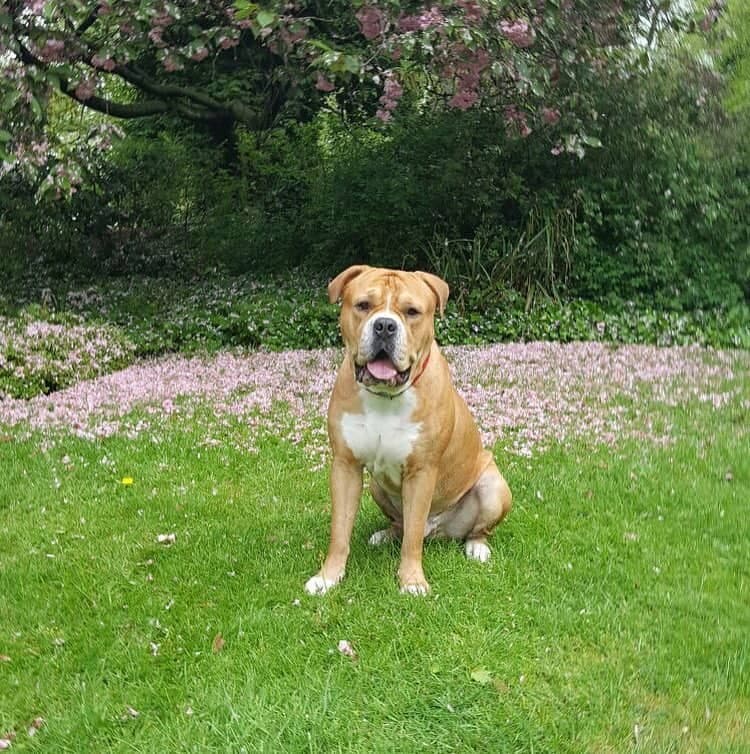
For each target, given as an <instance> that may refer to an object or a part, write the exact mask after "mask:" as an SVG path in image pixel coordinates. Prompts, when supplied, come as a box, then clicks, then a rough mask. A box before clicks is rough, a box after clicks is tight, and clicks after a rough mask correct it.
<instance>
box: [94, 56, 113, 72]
mask: <svg viewBox="0 0 750 754" xmlns="http://www.w3.org/2000/svg"><path fill="white" fill-rule="evenodd" d="M91 65H93V66H94V67H95V68H101V69H102V70H104V71H114V69H115V68H116V64H115V61H114V60H112V58H110V57H105V56H104V55H93V56H92V58H91Z"/></svg>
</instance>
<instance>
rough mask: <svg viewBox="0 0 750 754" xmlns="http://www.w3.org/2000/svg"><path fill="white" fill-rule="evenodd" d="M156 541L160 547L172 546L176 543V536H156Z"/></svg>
mask: <svg viewBox="0 0 750 754" xmlns="http://www.w3.org/2000/svg"><path fill="white" fill-rule="evenodd" d="M156 541H157V542H158V543H159V544H160V545H173V544H174V543H175V542H176V541H177V535H176V534H172V533H170V534H158V535H157V537H156Z"/></svg>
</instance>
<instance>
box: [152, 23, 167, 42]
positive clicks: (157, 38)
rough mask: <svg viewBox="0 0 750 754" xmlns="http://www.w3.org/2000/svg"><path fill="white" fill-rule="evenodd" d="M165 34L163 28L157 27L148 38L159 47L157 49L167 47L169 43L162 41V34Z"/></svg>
mask: <svg viewBox="0 0 750 754" xmlns="http://www.w3.org/2000/svg"><path fill="white" fill-rule="evenodd" d="M163 33H164V29H162V28H161V26H155V27H154V28H153V29H151V31H149V33H148V38H149V39H150V40H151V41H152V42H153V43H154V44H155V45H156V46H157V47H166V46H167V43H166V42H165V41H164V40H163V39H162V34H163Z"/></svg>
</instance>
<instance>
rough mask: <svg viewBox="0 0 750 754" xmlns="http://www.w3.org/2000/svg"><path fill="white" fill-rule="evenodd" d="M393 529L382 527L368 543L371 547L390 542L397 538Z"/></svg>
mask: <svg viewBox="0 0 750 754" xmlns="http://www.w3.org/2000/svg"><path fill="white" fill-rule="evenodd" d="M395 538H396V537H395V535H394V533H393V529H381V530H380V531H376V532H375V533H374V534H373V535H372V536H371V537H370V538H369V539H368V540H367V543H368V544H369V545H370V547H380V545H384V544H386V543H388V542H393V540H394V539H395Z"/></svg>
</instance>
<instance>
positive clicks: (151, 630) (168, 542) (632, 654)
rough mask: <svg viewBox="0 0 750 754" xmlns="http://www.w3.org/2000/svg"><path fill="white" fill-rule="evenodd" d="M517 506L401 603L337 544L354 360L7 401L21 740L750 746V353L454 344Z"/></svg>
mask: <svg viewBox="0 0 750 754" xmlns="http://www.w3.org/2000/svg"><path fill="white" fill-rule="evenodd" d="M446 352H447V355H448V357H449V360H450V361H451V363H452V368H453V371H454V374H455V375H456V380H457V384H458V386H459V388H460V389H461V391H462V392H463V394H464V395H465V396H466V398H467V401H468V402H469V404H470V405H471V407H472V409H473V410H474V412H475V415H476V416H477V418H478V420H479V423H480V426H481V428H482V431H483V434H484V436H485V440H486V441H487V443H488V444H491V445H492V446H493V447H494V448H495V451H496V457H497V458H498V461H499V463H500V466H501V468H502V469H503V470H504V472H505V474H506V476H507V477H508V480H509V482H510V484H511V487H512V488H513V491H514V495H515V508H514V510H513V512H512V514H511V516H510V517H509V518H508V520H507V522H506V523H504V524H503V525H502V526H501V527H500V529H499V530H498V531H497V532H496V534H495V535H494V538H493V543H492V544H493V547H494V557H493V560H492V561H491V563H490V564H489V566H488V567H482V566H480V565H479V564H475V563H467V562H466V561H465V560H464V558H463V555H462V553H461V549H460V548H459V547H457V546H456V545H455V544H452V543H442V542H438V543H430V544H429V545H428V546H427V548H426V556H425V569H426V573H427V575H428V578H429V579H430V581H431V584H432V586H433V594H432V595H431V596H429V597H428V598H425V599H412V598H409V597H407V596H404V595H400V594H399V593H398V590H397V588H396V582H395V571H396V567H397V557H398V551H397V547H395V546H388V547H385V548H384V549H378V550H372V549H370V548H369V547H368V546H367V538H368V536H369V534H370V533H371V531H372V530H373V529H374V528H375V527H377V526H378V525H379V523H380V521H379V513H378V511H377V510H376V508H375V506H374V505H373V504H372V502H371V501H369V500H365V504H364V505H363V509H362V512H361V515H360V518H359V520H358V522H357V526H356V528H355V537H354V542H353V549H352V555H351V561H350V565H349V572H348V575H347V578H346V580H345V581H344V582H343V583H342V585H341V586H340V588H339V589H338V590H336V591H335V592H333V593H331V594H330V595H327V596H325V597H323V598H313V597H310V596H307V595H305V594H304V591H303V584H304V581H305V579H306V578H307V577H308V576H309V575H310V574H311V573H312V572H313V571H314V570H315V569H316V568H317V567H318V565H319V563H320V560H321V558H322V556H323V553H324V550H325V546H326V542H327V536H328V532H327V529H328V515H329V507H328V492H327V472H326V460H327V456H326V450H325V433H324V425H323V421H322V413H323V411H324V407H325V402H326V400H327V394H328V391H329V389H330V385H331V381H332V370H333V368H334V365H335V363H336V361H337V360H338V358H339V352H338V351H335V350H323V351H294V352H282V353H275V354H268V353H253V354H244V353H239V352H237V353H222V354H219V355H217V356H213V357H177V356H171V357H165V358H161V359H157V360H154V361H146V362H140V363H138V364H136V365H134V366H131V367H129V368H127V369H125V370H122V371H119V372H115V373H113V374H110V375H108V376H104V377H99V378H96V379H92V380H89V381H86V382H81V383H79V384H77V385H74V386H72V387H70V388H68V389H66V390H61V391H58V392H55V393H52V394H50V395H48V396H40V397H37V398H33V399H30V400H20V399H11V398H6V399H4V400H3V401H2V402H0V469H2V474H0V593H1V594H2V598H1V599H0V681H1V682H0V741H1V742H2V743H0V746H4V747H6V748H10V749H12V750H18V751H61V752H88V751H91V752H102V751H113V752H131V751H138V752H163V751H206V752H208V751H230V752H241V751H246V752H254V751H269V752H271V751H273V752H278V751H321V752H322V751H365V750H367V751H394V752H395V751H399V752H403V751H416V750H421V749H430V750H433V751H436V752H441V751H445V752H448V751H451V752H454V751H500V752H502V751H509V752H510V751H518V752H526V751H532V750H534V751H547V752H604V751H611V752H629V751H633V752H641V751H646V752H667V751H675V752H677V751H680V752H682V751H685V752H704V751H706V752H744V751H747V750H748V748H750V737H748V730H750V681H749V680H748V679H749V678H750V673H749V672H748V660H749V658H750V639H749V638H748V636H750V632H749V631H748V626H750V607H749V605H750V600H748V596H749V595H748V588H749V587H748V584H749V583H750V570H748V563H749V562H750V558H749V557H748V556H749V555H750V544H748V542H749V541H750V540H749V538H748V534H749V533H750V523H749V522H748V521H749V520H750V519H749V517H748V515H747V514H748V501H749V500H750V459H749V456H750V454H749V453H748V446H749V445H750V435H749V431H750V356H748V354H747V352H741V351H713V350H706V349H697V348H672V349H658V348H652V347H642V346H628V347H620V348H618V347H613V346H607V345H602V344H568V345H555V344H536V343H530V344H524V345H517V344H510V345H499V346H491V347H487V348H465V347H455V348H449V349H446Z"/></svg>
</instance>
